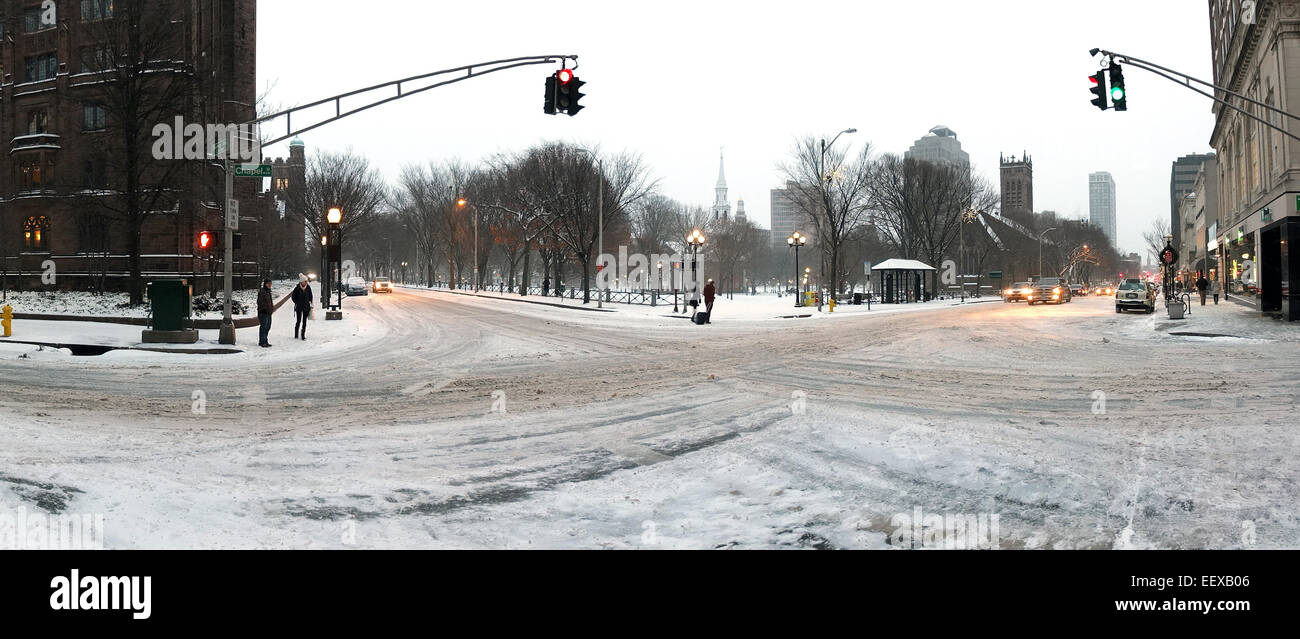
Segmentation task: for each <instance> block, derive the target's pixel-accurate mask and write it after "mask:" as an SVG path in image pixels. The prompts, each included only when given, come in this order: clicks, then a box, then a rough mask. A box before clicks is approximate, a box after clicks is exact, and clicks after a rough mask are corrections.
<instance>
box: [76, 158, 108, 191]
mask: <svg viewBox="0 0 1300 639" xmlns="http://www.w3.org/2000/svg"><path fill="white" fill-rule="evenodd" d="M81 186H82V188H84V189H86V190H92V189H103V188H107V186H108V180H107V179H106V178H105V176H104V159H103V158H95V159H92V160H86V161H85V163H84V164H82V169H81Z"/></svg>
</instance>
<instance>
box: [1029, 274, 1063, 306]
mask: <svg viewBox="0 0 1300 639" xmlns="http://www.w3.org/2000/svg"><path fill="white" fill-rule="evenodd" d="M1070 298H1071V296H1070V285H1069V284H1068V283H1067V282H1066V281H1065V280H1063V279H1061V278H1059V277H1043V278H1039V280H1038V282H1037V283H1036V284H1034V287H1033V289H1032V290H1030V291H1029V295H1028V296H1026V299H1025V301H1027V302H1029V305H1030V306H1033V305H1034V304H1038V303H1040V302H1041V303H1043V304H1046V303H1048V302H1052V303H1055V304H1064V303H1066V302H1068V301H1070Z"/></svg>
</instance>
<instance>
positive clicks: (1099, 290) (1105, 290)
mask: <svg viewBox="0 0 1300 639" xmlns="http://www.w3.org/2000/svg"><path fill="white" fill-rule="evenodd" d="M1092 294H1093V295H1097V296H1102V295H1104V296H1106V297H1110V296H1111V295H1114V294H1115V286H1114V285H1112V284H1111V283H1110V282H1102V283H1101V284H1098V285H1097V287H1096V288H1094V289H1092Z"/></svg>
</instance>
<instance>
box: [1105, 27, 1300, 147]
mask: <svg viewBox="0 0 1300 639" xmlns="http://www.w3.org/2000/svg"><path fill="white" fill-rule="evenodd" d="M1091 53H1092V54H1093V55H1097V54H1098V53H1102V54H1105V55H1106V56H1107V57H1109V58H1110V59H1111V60H1112V61H1114V62H1120V61H1122V62H1123V63H1124V64H1128V65H1131V66H1134V67H1137V68H1139V69H1142V70H1144V71H1150V72H1151V73H1154V74H1156V75H1158V76H1160V77H1162V78H1165V79H1166V80H1169V81H1170V82H1174V83H1176V84H1181V85H1183V86H1185V87H1187V88H1188V89H1191V90H1192V91H1195V92H1197V93H1199V94H1201V95H1203V96H1205V97H1207V98H1209V99H1211V100H1214V101H1215V102H1218V103H1219V104H1222V105H1223V106H1226V107H1228V108H1229V109H1232V110H1233V111H1236V112H1238V113H1240V114H1242V115H1244V116H1246V117H1248V118H1250V119H1252V120H1256V121H1258V122H1259V123H1261V124H1263V125H1264V126H1266V127H1268V128H1270V129H1273V130H1275V131H1277V132H1279V133H1281V134H1282V135H1285V136H1287V137H1289V138H1291V139H1294V140H1300V136H1297V135H1295V134H1293V133H1291V132H1290V131H1288V130H1286V129H1285V128H1284V127H1281V126H1278V125H1276V124H1273V123H1272V122H1269V121H1268V120H1265V119H1264V118H1261V117H1259V116H1257V115H1255V114H1253V113H1250V112H1248V111H1246V110H1244V109H1241V108H1240V107H1237V106H1236V105H1234V104H1232V103H1231V102H1228V101H1227V100H1223V99H1220V98H1219V97H1218V96H1216V95H1214V94H1212V93H1208V92H1206V91H1203V90H1201V89H1198V88H1196V87H1194V86H1192V83H1193V82H1195V83H1197V84H1201V85H1204V86H1207V87H1210V88H1211V89H1214V90H1215V91H1222V92H1224V93H1226V94H1228V95H1230V96H1232V97H1234V98H1238V99H1241V100H1244V101H1246V102H1249V103H1251V104H1253V105H1255V106H1258V107H1260V108H1261V109H1266V110H1268V111H1272V112H1274V113H1279V114H1281V115H1284V116H1286V117H1288V118H1293V119H1296V120H1300V115H1295V114H1293V113H1288V112H1287V111H1283V110H1282V109H1279V108H1277V107H1275V106H1272V105H1268V104H1264V103H1263V102H1260V101H1259V100H1254V99H1251V98H1248V97H1246V96H1244V95H1242V94H1240V93H1237V92H1235V91H1232V90H1229V89H1225V88H1223V87H1221V86H1217V85H1215V84H1214V83H1211V82H1206V81H1205V80H1200V79H1197V78H1194V77H1192V76H1190V75H1187V74H1186V73H1183V72H1181V71H1174V70H1173V69H1170V68H1167V67H1162V66H1160V65H1158V64H1156V63H1154V62H1148V61H1146V60H1143V59H1141V58H1135V57H1133V56H1130V55H1124V54H1123V53H1117V52H1114V51H1107V50H1105V49H1093V50H1092V51H1091ZM1174 76H1178V77H1174ZM1179 78H1181V79H1179Z"/></svg>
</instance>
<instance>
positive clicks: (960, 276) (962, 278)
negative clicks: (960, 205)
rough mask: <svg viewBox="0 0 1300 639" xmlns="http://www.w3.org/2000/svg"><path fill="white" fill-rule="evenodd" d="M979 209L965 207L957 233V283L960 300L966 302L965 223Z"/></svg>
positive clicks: (970, 219) (971, 218)
mask: <svg viewBox="0 0 1300 639" xmlns="http://www.w3.org/2000/svg"><path fill="white" fill-rule="evenodd" d="M978 215H979V211H975V210H973V209H967V210H966V211H965V212H964V213H962V214H961V227H960V228H959V229H958V230H959V233H958V235H959V236H960V237H961V240H960V244H961V250H960V251H959V252H958V254H957V280H958V281H957V284H958V285H959V286H960V287H961V301H962V303H963V304H965V303H966V224H967V223H969V222H971V221H973V220H974V219H975V217H976V216H978Z"/></svg>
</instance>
